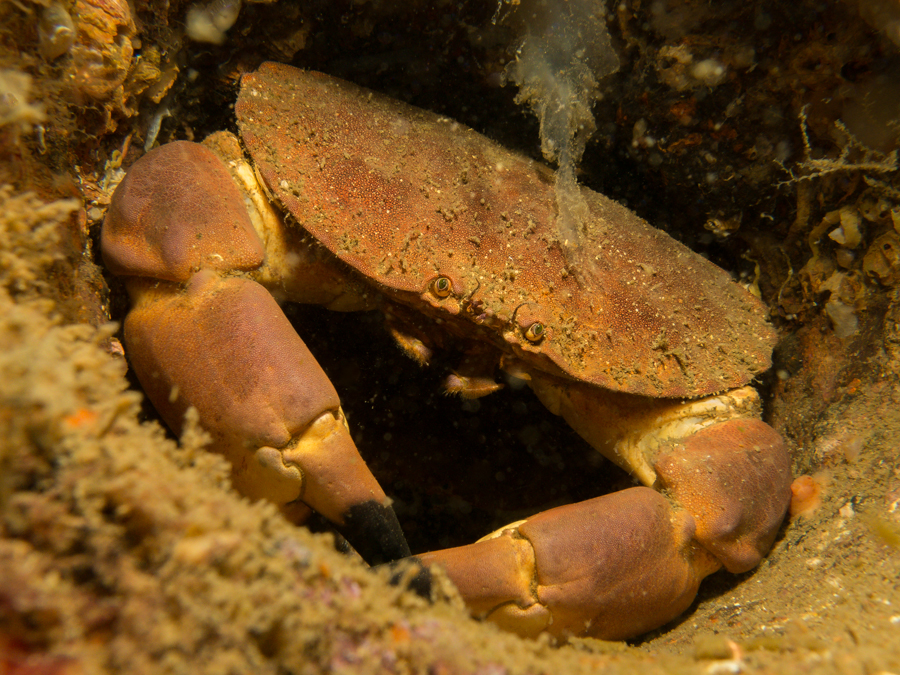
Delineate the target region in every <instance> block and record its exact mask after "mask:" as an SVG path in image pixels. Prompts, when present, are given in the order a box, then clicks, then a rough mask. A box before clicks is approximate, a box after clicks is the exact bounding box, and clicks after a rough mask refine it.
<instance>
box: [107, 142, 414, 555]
mask: <svg viewBox="0 0 900 675" xmlns="http://www.w3.org/2000/svg"><path fill="white" fill-rule="evenodd" d="M102 246H103V254H104V258H105V260H106V263H107V265H108V266H109V267H110V269H112V271H113V272H115V273H116V274H118V275H119V276H122V277H123V278H124V280H125V284H126V287H127V289H128V292H129V295H130V297H131V301H132V308H131V311H130V313H129V314H128V317H127V318H126V321H125V342H126V349H127V351H128V356H129V359H130V362H131V365H132V367H133V368H134V371H135V373H136V374H137V376H138V379H139V380H140V381H141V384H142V385H143V387H144V391H145V392H146V393H147V396H148V397H149V398H150V400H151V401H152V402H153V404H154V406H155V407H156V409H157V410H158V412H159V413H160V415H161V416H162V417H163V419H165V420H166V422H167V424H169V426H170V427H171V428H172V429H173V431H175V432H176V433H179V432H180V430H181V427H182V424H183V420H184V414H185V412H186V410H187V409H188V407H190V406H193V407H195V408H196V409H197V411H198V413H199V417H200V421H201V424H202V426H203V427H204V428H205V429H206V430H207V431H208V432H209V433H210V434H211V435H212V436H213V440H214V444H213V447H214V449H215V450H216V451H217V452H219V453H221V454H223V455H224V456H225V457H226V458H228V459H229V461H230V462H231V466H232V479H233V483H234V486H235V488H236V489H238V490H239V491H240V492H242V493H243V494H245V495H246V496H248V497H250V498H251V499H268V500H270V501H272V502H274V503H275V504H277V505H278V506H279V507H281V508H282V509H283V510H284V511H285V513H286V514H287V515H289V516H293V517H294V518H295V519H299V518H301V517H302V516H303V515H304V514H305V513H308V511H309V508H312V509H314V510H316V511H318V512H319V513H321V514H322V515H323V516H324V517H326V518H327V519H329V520H330V521H331V522H333V523H334V524H335V526H336V527H337V529H338V530H339V531H341V532H342V534H344V535H345V536H346V537H347V539H348V540H349V541H350V543H351V544H352V545H353V546H354V547H355V548H356V549H357V551H358V552H359V553H360V554H361V555H362V556H363V558H365V559H366V560H367V561H368V562H370V563H371V562H382V561H386V560H393V559H396V558H398V557H402V556H405V555H409V548H408V546H407V544H406V540H405V538H404V537H403V533H402V532H401V530H400V526H399V523H398V521H397V518H396V516H395V514H394V511H393V509H392V508H391V506H390V501H389V500H388V498H387V497H386V496H385V494H384V492H383V491H382V489H381V487H380V486H379V485H378V482H377V481H376V479H375V477H374V476H372V474H371V472H370V471H369V469H368V468H367V466H366V464H365V462H364V461H363V459H362V458H361V457H360V455H359V452H358V450H357V449H356V446H355V445H354V443H353V440H352V438H351V437H350V433H349V431H348V428H347V424H346V420H345V419H344V415H343V412H342V411H341V408H340V402H339V399H338V396H337V393H336V392H335V390H334V387H333V386H332V384H331V382H330V380H329V379H328V377H327V376H326V375H325V373H324V372H323V371H322V369H321V367H320V366H319V364H318V362H317V361H316V360H315V358H314V357H313V355H312V354H311V353H310V352H309V350H308V349H307V348H306V345H305V344H304V343H303V341H302V340H301V339H300V337H299V336H298V335H297V333H296V332H295V331H294V328H293V326H292V325H291V324H290V322H289V321H288V320H287V318H286V317H285V316H284V314H283V313H282V311H281V308H280V307H279V306H278V304H277V303H276V302H275V300H274V299H273V297H272V295H271V294H270V293H269V292H268V291H267V290H266V289H265V288H264V287H263V286H261V285H260V284H259V283H257V282H256V281H254V280H253V279H251V278H247V275H242V274H241V273H242V272H248V271H253V270H257V269H258V268H260V267H262V266H263V263H264V258H265V255H266V252H265V250H264V247H263V244H262V242H261V240H260V239H259V237H258V236H257V234H256V232H255V231H254V228H253V226H252V223H251V221H250V219H249V217H248V213H247V211H246V209H245V206H244V202H243V198H242V196H241V195H240V193H238V191H237V188H236V187H235V185H234V183H232V182H231V178H230V176H229V174H228V172H227V170H226V169H225V167H224V165H222V163H221V162H220V161H219V160H218V159H217V158H216V156H215V155H213V154H212V153H211V152H210V151H209V150H206V149H205V148H203V147H202V146H199V145H196V144H192V143H172V144H169V145H166V146H163V147H162V148H160V149H158V150H156V151H154V152H151V153H149V154H147V155H146V156H145V157H143V158H142V159H141V160H139V161H138V162H137V163H135V165H134V167H133V168H132V169H131V171H130V172H129V174H128V176H127V177H126V178H125V180H124V181H123V182H122V184H121V185H120V186H119V188H118V189H117V191H116V193H115V195H114V197H113V201H112V204H111V206H110V212H109V215H108V217H107V220H106V223H105V224H104V228H103V232H102Z"/></svg>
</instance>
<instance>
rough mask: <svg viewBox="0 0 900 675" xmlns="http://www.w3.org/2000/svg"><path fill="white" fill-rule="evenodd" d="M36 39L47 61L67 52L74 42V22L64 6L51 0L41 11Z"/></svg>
mask: <svg viewBox="0 0 900 675" xmlns="http://www.w3.org/2000/svg"><path fill="white" fill-rule="evenodd" d="M38 39H39V44H40V47H39V49H40V52H41V56H43V57H44V59H45V60H47V61H53V60H55V59H58V58H59V57H60V56H62V55H63V54H66V53H68V51H69V50H70V49H71V48H72V45H73V44H75V23H74V22H73V21H72V17H71V15H70V14H69V12H68V11H67V10H66V8H65V7H63V6H62V4H60V3H59V2H53V3H51V4H50V5H49V6H47V7H45V8H44V10H43V11H42V12H41V18H40V21H38Z"/></svg>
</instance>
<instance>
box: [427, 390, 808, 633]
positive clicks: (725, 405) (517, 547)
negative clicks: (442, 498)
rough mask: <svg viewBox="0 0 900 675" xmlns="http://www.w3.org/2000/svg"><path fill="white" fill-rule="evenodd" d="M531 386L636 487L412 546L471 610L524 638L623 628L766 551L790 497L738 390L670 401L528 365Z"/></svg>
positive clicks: (786, 477)
mask: <svg viewBox="0 0 900 675" xmlns="http://www.w3.org/2000/svg"><path fill="white" fill-rule="evenodd" d="M532 387H533V388H534V389H535V391H536V392H537V393H538V395H539V397H540V398H541V400H542V401H543V402H544V403H545V404H546V405H547V406H548V407H549V408H550V409H551V410H553V411H554V412H556V413H558V414H562V415H563V416H564V417H565V418H566V420H567V421H568V422H569V423H570V424H571V425H572V426H573V427H574V428H575V429H576V431H578V432H579V433H580V434H581V435H582V436H584V437H585V438H586V439H587V440H588V441H589V442H590V443H591V444H592V445H593V446H594V447H595V448H597V449H598V450H600V451H601V452H602V453H603V454H604V455H606V456H607V457H609V458H610V459H612V460H613V461H615V462H616V463H618V464H620V465H622V466H624V467H625V468H627V469H629V470H630V471H631V472H632V473H633V474H634V475H636V476H637V477H638V478H639V479H640V480H642V481H643V482H645V483H646V484H647V485H648V486H649V487H637V488H632V489H629V490H624V491H621V492H617V493H615V494H611V495H607V496H604V497H599V498H597V499H592V500H588V501H585V502H581V503H578V504H571V505H568V506H563V507H559V508H555V509H552V510H550V511H546V512H544V513H540V514H538V515H535V516H533V517H531V518H528V519H527V520H524V521H521V522H518V523H513V524H512V525H509V526H507V527H506V528H503V529H501V530H499V531H498V532H496V533H494V534H493V535H489V536H488V537H487V538H485V539H482V540H480V541H478V542H476V543H475V544H471V545H469V546H463V547H459V548H454V549H448V550H444V551H436V552H432V553H427V554H424V555H422V556H419V559H420V560H421V561H422V563H423V564H425V565H426V566H431V565H440V566H442V567H443V568H445V570H446V571H447V572H448V574H449V576H450V578H451V579H452V580H453V581H454V582H455V583H456V585H457V586H458V588H459V590H460V592H461V594H462V596H463V598H464V599H465V600H466V603H467V604H468V606H469V608H470V609H471V610H472V612H473V613H474V614H475V615H476V616H480V617H485V618H487V619H489V620H492V621H494V622H496V623H498V624H500V625H501V626H503V627H505V628H507V629H509V630H512V631H514V632H517V633H520V634H522V635H525V636H534V635H536V634H538V633H540V632H542V631H546V632H549V633H551V634H553V635H555V636H557V637H559V638H565V637H567V636H571V635H589V636H593V637H600V638H605V639H623V638H627V637H633V636H636V635H639V634H641V633H643V632H646V631H648V630H651V629H653V628H656V627H658V626H661V625H662V624H664V623H666V622H667V621H669V620H671V619H673V618H675V617H676V616H678V615H679V614H680V613H681V612H683V611H684V610H685V609H686V608H687V607H688V606H689V605H690V603H691V602H692V600H693V598H694V596H695V595H696V592H697V587H698V585H699V583H700V581H701V580H702V579H703V578H704V577H705V576H707V575H708V574H711V573H712V572H715V571H716V570H718V569H720V568H721V567H724V568H726V569H727V570H729V571H731V572H744V571H747V570H749V569H751V568H753V567H754V566H755V565H757V564H758V563H759V561H760V560H761V559H762V557H763V556H764V555H765V553H766V552H767V551H768V550H769V548H770V547H771V545H772V542H773V541H774V538H775V535H776V533H777V530H778V527H779V525H780V524H781V521H782V519H783V518H784V513H785V510H786V508H787V504H788V501H789V498H790V463H789V458H788V455H787V452H786V450H785V447H784V443H783V441H782V439H781V437H780V436H779V435H778V434H777V433H776V432H775V431H774V430H773V429H772V428H771V427H769V426H768V425H766V424H765V423H763V422H762V421H760V420H759V419H758V418H757V417H755V415H756V414H758V412H759V411H758V400H757V397H756V395H755V392H753V390H752V389H749V388H743V389H739V390H736V391H734V392H730V393H728V394H725V395H722V396H716V397H709V398H707V399H701V400H699V401H693V402H688V403H681V402H673V401H657V402H653V401H647V400H640V401H638V400H636V398H635V399H632V400H629V398H628V397H622V395H617V396H611V395H608V394H606V393H604V392H602V391H598V390H597V389H594V388H589V387H582V386H578V385H571V384H569V385H565V386H560V385H557V384H556V383H555V382H554V381H551V380H549V379H546V378H542V377H540V376H533V377H532ZM601 421H602V422H601ZM650 487H652V488H655V489H649V488H650ZM659 491H664V493H665V494H660V492H659Z"/></svg>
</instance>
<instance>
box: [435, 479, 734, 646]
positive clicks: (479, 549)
mask: <svg viewBox="0 0 900 675" xmlns="http://www.w3.org/2000/svg"><path fill="white" fill-rule="evenodd" d="M694 530H695V524H694V521H693V518H691V516H690V515H688V514H687V513H685V512H683V511H679V512H676V511H675V510H674V509H673V508H672V507H671V506H670V504H669V503H668V501H667V500H666V499H665V497H663V496H661V495H660V494H659V493H657V492H655V491H654V490H651V489H649V488H644V487H636V488H631V489H628V490H623V491H621V492H616V493H613V494H610V495H606V496H603V497H598V498H596V499H591V500H588V501H584V502H579V503H577V504H570V505H568V506H561V507H558V508H555V509H551V510H550V511H545V512H543V513H539V514H537V515H535V516H532V517H531V518H529V519H527V520H525V521H522V522H520V523H514V524H513V525H511V526H509V527H507V528H504V529H502V530H499V531H498V532H497V533H495V534H494V535H491V536H490V537H488V538H485V539H482V540H481V541H478V542H476V543H474V544H470V545H468V546H461V547H459V548H453V549H446V550H443V551H435V552H433V553H426V554H424V555H421V556H418V558H419V559H420V560H421V562H422V563H423V564H424V565H426V566H432V565H439V566H441V567H443V568H444V569H445V571H446V572H447V573H448V575H449V576H450V578H451V579H452V580H453V582H454V583H455V584H456V585H457V587H458V588H459V591H460V593H461V595H462V596H463V598H465V600H466V604H467V605H468V607H469V609H470V610H471V611H472V613H473V614H475V615H476V616H481V617H485V618H487V619H489V620H491V621H493V622H494V623H497V624H499V625H500V626H501V627H503V628H506V629H507V630H510V631H513V632H515V633H519V634H520V635H523V636H528V637H534V636H536V635H538V634H539V633H541V632H548V633H550V634H551V635H554V636H556V637H560V638H563V637H566V636H572V635H590V636H595V637H601V638H603V639H607V640H621V639H624V638H627V637H633V636H635V635H640V634H641V633H645V632H647V631H648V630H651V629H653V628H656V627H658V626H660V625H662V624H664V623H666V622H667V621H669V620H671V619H673V618H675V617H676V616H678V615H679V614H681V612H683V611H684V610H685V609H687V607H688V606H689V605H690V604H691V602H692V601H693V599H694V596H695V595H696V593H697V588H698V586H699V584H700V582H701V581H702V580H703V578H704V577H705V576H707V575H708V574H711V573H712V572H714V571H716V570H717V569H719V568H720V567H721V565H720V563H719V562H718V561H717V560H716V559H715V558H714V557H713V556H712V555H710V554H709V553H708V552H707V551H705V550H704V549H703V548H702V547H700V546H698V545H697V544H696V542H694V541H693V535H694Z"/></svg>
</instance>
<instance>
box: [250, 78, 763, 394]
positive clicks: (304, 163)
mask: <svg viewBox="0 0 900 675" xmlns="http://www.w3.org/2000/svg"><path fill="white" fill-rule="evenodd" d="M235 110H236V113H237V118H238V124H239V127H240V129H241V133H242V137H243V140H244V143H245V145H246V147H247V149H248V151H249V152H250V154H251V156H252V157H253V160H254V161H255V162H256V165H257V168H258V170H259V172H260V175H261V176H262V177H263V179H264V180H265V181H266V183H267V184H268V187H269V188H270V190H271V191H272V193H273V194H274V195H275V197H276V198H277V199H278V200H279V201H280V202H281V204H282V205H283V206H284V208H285V209H286V210H287V211H289V212H290V213H291V214H292V215H293V217H294V218H295V219H296V220H297V222H298V223H299V225H300V226H301V227H303V228H305V229H306V230H307V231H309V232H310V233H311V234H312V235H313V236H315V237H316V238H317V239H318V240H319V241H321V242H322V244H323V245H324V246H326V247H327V248H328V249H329V250H331V251H332V252H333V253H334V254H335V255H337V256H338V257H339V258H340V259H341V260H343V261H344V262H345V263H347V264H348V265H350V266H352V267H353V268H355V269H356V270H357V271H359V272H360V273H362V274H363V275H365V276H367V277H369V278H370V279H371V281H372V282H373V283H374V284H375V285H376V286H378V287H379V288H380V290H381V291H382V292H384V293H385V294H386V295H388V296H389V297H391V298H392V299H393V300H394V301H399V302H401V303H403V304H406V305H408V306H411V307H413V308H415V309H418V310H419V311H423V312H425V313H426V314H429V315H431V316H433V317H437V318H441V319H442V324H443V325H444V326H446V327H447V329H448V330H453V331H454V332H460V331H461V330H466V329H468V330H469V332H470V333H471V335H472V336H473V337H475V338H476V339H481V340H484V341H487V342H491V343H493V344H495V345H497V346H498V347H500V348H501V349H502V350H504V351H505V352H506V353H507V354H509V355H511V356H514V357H517V358H520V359H522V360H523V361H525V362H526V363H527V364H528V365H529V367H532V368H538V369H541V370H543V371H546V372H549V373H551V374H555V375H560V376H564V377H568V378H573V379H576V380H581V381H584V382H588V383H591V384H594V385H597V386H601V387H604V388H608V389H611V390H615V391H621V392H627V393H632V394H639V395H643V396H653V397H683V398H691V397H697V396H703V395H707V394H711V393H715V392H720V391H724V390H726V389H731V388H733V387H736V386H740V385H743V384H746V383H747V382H748V381H749V380H750V379H751V378H752V377H753V376H754V375H756V374H758V373H760V372H762V371H765V370H766V369H768V368H769V366H770V364H771V362H770V354H771V351H772V348H773V346H774V343H775V333H774V331H773V329H772V328H771V326H770V325H769V324H768V323H767V322H766V314H765V308H764V307H763V305H762V304H761V303H760V302H759V301H758V300H757V299H756V298H754V297H753V296H752V295H750V294H749V293H747V292H746V291H745V290H744V289H742V288H741V287H740V286H738V285H737V284H735V283H734V282H733V281H732V280H731V278H730V277H729V276H728V275H727V274H726V273H725V272H724V271H723V270H721V269H719V268H718V267H716V266H715V265H713V264H711V263H710V262H708V261H707V260H705V259H704V258H702V257H700V256H699V255H697V254H695V253H693V252H692V251H690V250H689V249H687V248H685V247H684V246H682V245H681V244H679V243H677V242H675V241H674V240H673V239H671V238H670V237H669V236H667V235H666V234H664V233H662V232H660V231H659V230H656V229H654V228H653V227H651V226H650V225H648V224H647V223H646V222H644V221H643V220H641V219H640V218H638V217H637V216H636V215H634V214H633V213H631V212H630V211H629V210H628V209H626V208H625V207H623V206H621V205H619V204H617V203H615V202H613V201H611V200H609V199H607V198H605V197H603V196H602V195H599V194H597V193H595V192H592V191H590V190H587V189H584V190H583V191H582V193H583V195H584V197H585V200H586V201H587V203H588V205H589V208H590V219H589V222H588V223H587V224H586V234H585V237H584V240H583V241H582V242H581V245H580V246H578V247H569V246H565V245H563V244H561V243H560V242H559V241H558V238H557V233H556V217H557V216H556V198H555V193H554V186H553V180H554V177H553V173H552V172H551V171H550V170H549V169H548V168H547V167H545V166H543V165H541V164H539V163H537V162H534V161H532V160H530V159H527V158H525V157H522V156H519V155H516V154H513V153H511V152H509V151H508V150H505V149H504V148H502V147H500V146H498V145H497V144H496V143H493V142H492V141H490V140H488V139H486V138H485V137H483V136H481V135H480V134H478V133H476V132H475V131H473V130H471V129H469V128H467V127H465V126H463V125H461V124H459V123H457V122H454V121H453V120H450V119H447V118H445V117H441V116H439V115H436V114H433V113H430V112H426V111H423V110H420V109H417V108H414V107H411V106H408V105H405V104H403V103H399V102H397V101H395V100H392V99H389V98H387V97H384V96H381V95H379V94H376V93H374V92H371V91H369V90H366V89H362V88H360V87H357V86H356V85H353V84H350V83H347V82H344V81H342V80H338V79H335V78H332V77H330V76H327V75H323V74H320V73H315V72H306V71H302V70H298V69H295V68H292V67H289V66H285V65H280V64H274V63H267V64H263V66H262V67H260V69H259V70H258V71H257V72H255V73H252V74H249V75H245V76H244V78H243V80H242V82H241V93H240V96H239V98H238V101H237V104H236V107H235ZM440 276H444V277H447V278H449V279H450V280H451V281H452V284H453V293H452V294H451V295H450V296H449V297H447V298H444V299H442V298H437V297H435V294H433V293H431V289H432V284H433V282H434V280H435V279H436V278H437V277H440ZM534 321H541V322H542V323H543V324H544V326H545V327H546V332H545V335H544V337H543V339H542V340H541V341H539V342H538V343H532V342H530V341H529V340H527V339H526V337H525V330H526V329H527V327H528V325H529V324H530V323H532V322H534ZM466 324H467V325H468V328H466Z"/></svg>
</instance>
